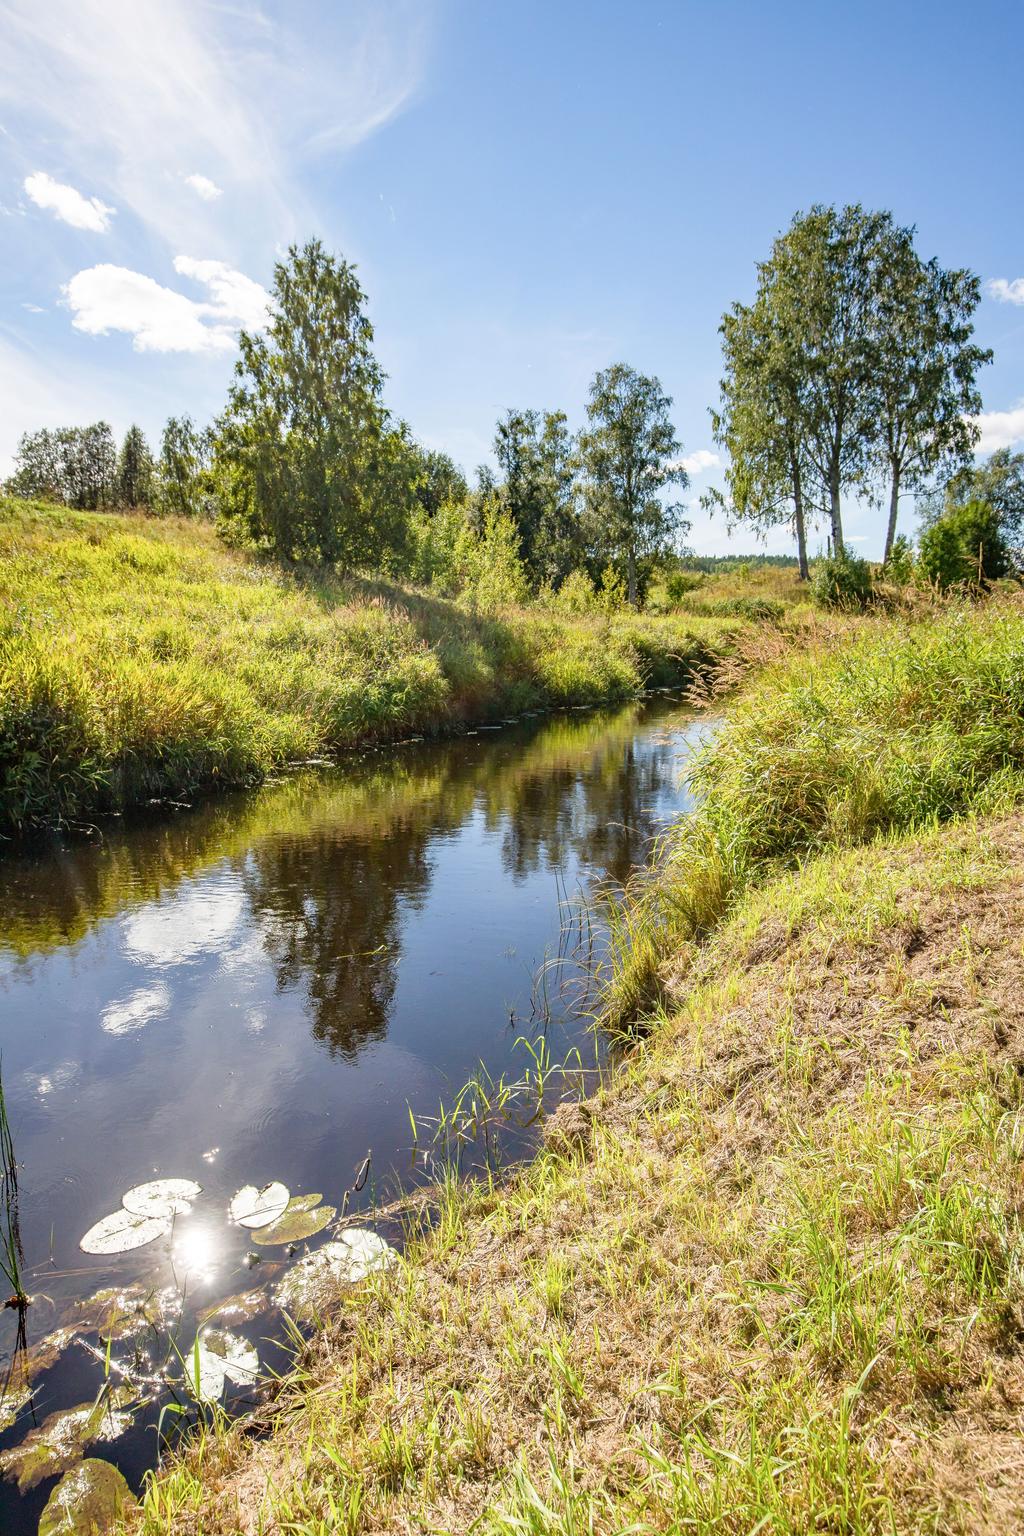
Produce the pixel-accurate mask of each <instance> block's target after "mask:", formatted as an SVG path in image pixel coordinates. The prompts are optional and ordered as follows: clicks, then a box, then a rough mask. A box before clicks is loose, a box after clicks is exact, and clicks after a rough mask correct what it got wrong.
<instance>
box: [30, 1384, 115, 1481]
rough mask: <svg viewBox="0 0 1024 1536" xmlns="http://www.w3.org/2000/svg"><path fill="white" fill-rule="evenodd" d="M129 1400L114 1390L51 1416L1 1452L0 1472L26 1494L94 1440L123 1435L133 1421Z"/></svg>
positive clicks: (79, 1453) (54, 1473) (53, 1474)
mask: <svg viewBox="0 0 1024 1536" xmlns="http://www.w3.org/2000/svg"><path fill="white" fill-rule="evenodd" d="M132 1400H133V1399H132V1395H131V1393H130V1392H129V1391H127V1390H126V1389H124V1388H115V1389H114V1390H113V1391H112V1392H104V1393H102V1394H101V1395H100V1397H98V1398H97V1400H96V1402H94V1403H80V1404H79V1405H78V1407H76V1408H62V1409H60V1410H59V1411H58V1412H57V1413H51V1414H50V1415H49V1417H48V1418H46V1419H44V1420H43V1422H42V1424H40V1426H39V1428H38V1429H33V1430H30V1431H29V1433H28V1434H27V1435H26V1436H25V1438H24V1440H22V1441H21V1442H20V1443H19V1444H18V1445H14V1446H12V1447H11V1449H10V1450H8V1451H3V1452H0V1473H2V1474H3V1476H4V1477H9V1478H13V1479H14V1480H15V1481H16V1482H17V1484H18V1491H19V1492H20V1493H27V1491H28V1490H29V1489H30V1488H34V1487H35V1486H36V1484H37V1483H41V1482H42V1481H43V1480H44V1479H45V1478H47V1477H54V1476H56V1474H57V1473H58V1472H64V1471H66V1469H67V1468H68V1467H71V1466H74V1464H75V1462H76V1461H78V1460H80V1458H81V1455H82V1452H83V1451H84V1449H85V1447H86V1446H87V1445H89V1444H91V1442H92V1441H93V1440H116V1439H117V1438H118V1437H119V1436H120V1435H123V1434H124V1432H125V1430H126V1429H127V1428H128V1427H129V1425H130V1424H131V1421H132V1416H131V1414H130V1413H129V1412H127V1411H126V1405H127V1404H128V1403H130V1402H131V1401H132Z"/></svg>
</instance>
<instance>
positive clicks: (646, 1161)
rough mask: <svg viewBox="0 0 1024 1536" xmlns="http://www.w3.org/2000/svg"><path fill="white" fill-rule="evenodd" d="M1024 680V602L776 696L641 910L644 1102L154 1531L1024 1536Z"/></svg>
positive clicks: (584, 1116)
mask: <svg viewBox="0 0 1024 1536" xmlns="http://www.w3.org/2000/svg"><path fill="white" fill-rule="evenodd" d="M1022 679H1024V604H1022V602H1021V600H1020V598H1019V597H1015V596H999V597H995V598H993V599H991V600H990V601H989V602H987V603H986V604H983V605H971V604H967V603H951V604H950V605H948V606H946V607H944V608H941V609H938V610H936V611H934V612H932V613H929V614H927V615H925V616H924V617H917V618H907V619H892V618H890V619H889V620H887V621H886V622H885V623H882V624H875V623H872V622H868V623H861V624H860V625H859V627H854V628H853V629H852V630H851V632H849V633H848V634H846V635H845V636H838V637H830V639H829V641H828V643H827V644H825V645H819V646H818V647H817V649H812V650H804V651H802V652H800V653H798V654H793V655H790V656H788V657H787V656H782V657H777V658H776V659H775V660H773V661H771V662H770V663H769V664H768V665H767V666H765V667H764V668H763V669H762V670H761V671H759V672H758V673H757V674H756V675H755V676H754V677H753V678H752V679H751V680H750V681H749V683H748V686H747V687H746V688H745V689H744V690H743V691H742V692H741V694H740V696H739V697H738V699H736V700H735V701H734V702H733V703H732V705H731V707H730V711H729V714H728V717H727V720H726V723H725V725H724V726H723V728H722V729H721V730H720V731H719V733H718V734H717V736H716V738H715V740H714V742H713V743H712V745H711V746H710V748H709V749H708V750H707V752H706V753H705V755H704V757H703V759H702V762H701V764H700V767H699V770H698V783H699V786H700V788H701V790H702V793H703V798H702V800H701V802H700V805H699V807H698V809H697V810H696V811H695V812H694V813H693V814H692V815H691V816H690V817H689V818H687V819H686V820H685V821H684V822H682V823H681V824H680V825H679V826H677V827H676V828H675V829H674V830H673V831H672V832H671V834H670V835H669V836H668V837H667V838H666V841H665V844H664V846H663V848H662V850H661V853H660V857H659V858H658V860H657V861H656V863H655V865H654V866H653V867H652V869H651V870H650V871H647V872H645V873H644V874H643V875H642V876H641V877H639V878H638V880H637V882H636V885H635V888H634V889H633V890H632V891H631V892H629V893H628V895H627V901H626V903H625V905H624V907H623V909H622V918H621V924H620V926H619V928H618V929H617V931H616V932H615V933H614V934H613V943H612V954H611V956H610V959H609V966H608V971H607V979H608V984H609V992H608V1002H609V1006H610V1009H611V1016H612V1017H613V1018H616V1019H617V1020H618V1022H619V1026H620V1029H621V1030H622V1033H623V1039H624V1042H625V1043H626V1045H627V1048H626V1049H625V1050H624V1051H623V1053H622V1056H621V1059H620V1060H619V1061H618V1063H617V1064H616V1066H615V1068H614V1070H613V1071H611V1072H610V1073H609V1074H608V1076H607V1078H606V1080H605V1081H604V1082H603V1084H602V1085H601V1087H600V1088H599V1090H598V1091H597V1092H596V1093H595V1094H594V1095H593V1096H592V1097H591V1098H589V1099H588V1100H586V1101H584V1102H580V1103H568V1104H566V1105H563V1106H562V1107H560V1108H559V1109H558V1110H557V1111H556V1112H555V1114H554V1115H553V1116H552V1117H551V1118H550V1120H549V1121H548V1123H547V1126H546V1130H545V1137H544V1145H543V1147H542V1149H541V1151H540V1153H539V1155H538V1156H537V1157H536V1159H535V1160H534V1161H533V1162H531V1163H529V1164H528V1165H526V1166H523V1167H521V1168H519V1169H518V1170H516V1171H514V1172H513V1173H512V1174H511V1176H510V1177H508V1178H507V1179H506V1180H504V1181H501V1182H499V1181H497V1180H495V1179H494V1178H492V1177H491V1176H489V1175H487V1174H484V1175H482V1176H481V1177H479V1178H477V1179H475V1180H469V1181H467V1182H465V1183H463V1184H461V1185H459V1184H457V1183H455V1182H451V1183H449V1184H443V1185H441V1186H440V1187H439V1188H438V1190H437V1195H436V1206H435V1209H434V1211H433V1219H432V1221H431V1222H430V1223H429V1224H427V1225H426V1226H423V1227H422V1228H419V1229H417V1230H416V1231H410V1234H409V1240H408V1243H407V1245H406V1250H405V1255H404V1262H403V1264H402V1266H401V1267H400V1268H399V1269H398V1270H396V1271H393V1272H391V1273H390V1274H388V1275H387V1276H381V1277H377V1278H375V1279H373V1280H372V1281H371V1282H370V1283H369V1284H368V1285H366V1286H365V1287H363V1288H361V1289H356V1290H352V1291H349V1292H345V1293H343V1294H342V1295H341V1296H340V1297H339V1301H338V1307H337V1310H336V1312H334V1313H333V1314H332V1315H331V1316H330V1317H328V1318H326V1319H324V1320H323V1326H322V1328H321V1329H319V1330H318V1331H317V1333H316V1334H315V1336H314V1338H313V1339H312V1341H311V1342H310V1343H309V1344H308V1345H307V1346H305V1347H304V1348H303V1350H302V1351H301V1352H300V1355H299V1357H298V1359H297V1370H296V1373H295V1375H294V1376H293V1377H292V1378H291V1379H289V1380H286V1381H285V1382H284V1383H283V1384H281V1386H280V1387H279V1389H278V1390H277V1391H276V1392H275V1393H274V1394H273V1395H272V1397H271V1398H270V1400H269V1401H267V1402H266V1403H265V1404H264V1405H263V1406H262V1407H260V1408H259V1409H258V1410H257V1411H256V1415H255V1418H254V1420H253V1421H252V1422H251V1423H249V1424H244V1423H243V1424H236V1425H234V1426H229V1427H224V1428H222V1429H219V1430H217V1431H216V1432H210V1433H207V1434H205V1435H204V1436H203V1437H202V1438H200V1439H199V1440H197V1441H196V1442H194V1443H193V1445H192V1446H191V1448H189V1449H188V1450H187V1451H186V1452H185V1453H184V1455H182V1456H179V1457H175V1458H172V1459H171V1460H170V1461H169V1462H168V1463H167V1464H166V1465H165V1466H164V1468H163V1469H162V1470H161V1471H159V1472H158V1473H156V1474H155V1475H154V1476H153V1477H152V1478H151V1480H150V1482H149V1484H148V1486H147V1489H146V1493H145V1496H144V1499H143V1503H142V1506H141V1508H140V1510H139V1511H138V1512H136V1513H135V1514H133V1516H132V1517H131V1521H130V1522H129V1524H130V1527H131V1528H132V1529H135V1530H142V1531H144V1532H146V1536H158V1533H159V1536H164V1533H171V1532H174V1533H179V1532H182V1533H192V1536H199V1533H200V1532H202V1533H203V1536H221V1533H224V1536H226V1533H228V1532H231V1533H233V1536H234V1533H238V1532H245V1533H246V1536H249V1533H252V1536H255V1533H257V1532H258V1533H260V1536H264V1533H270V1532H280V1533H285V1532H287V1533H289V1536H313V1533H322V1532H326V1531H328V1530H330V1531H339V1532H351V1533H356V1532H367V1533H371V1532H374V1533H375V1532H385V1531H399V1530H411V1529H416V1530H435V1531H445V1532H448V1531H452V1532H454V1531H464V1530H470V1529H473V1530H475V1531H478V1532H481V1533H486V1536H512V1533H522V1532H527V1533H536V1536H542V1533H543V1536H549V1533H557V1536H577V1533H581V1532H594V1533H608V1536H612V1533H620V1536H621V1533H625V1532H627V1531H628V1532H670V1531H672V1532H674V1531H680V1530H695V1531H701V1532H721V1533H735V1536H740V1533H749V1532H751V1531H755V1530H758V1531H771V1532H777V1533H783V1532H796V1531H805V1530H810V1529H828V1530H836V1531H849V1532H893V1531H898V1532H920V1533H924V1532H926V1531H927V1532H947V1531H948V1532H995V1531H1001V1530H1005V1529H1008V1528H1016V1525H1017V1524H1019V1521H1020V1516H1021V1510H1022V1508H1024V1466H1022V1463H1021V1460H1020V1457H1019V1454H1018V1452H1019V1428H1018V1424H1019V1413H1020V1407H1021V1404H1022V1403H1024V1356H1022V1351H1021V1344H1020V1340H1021V1318H1022V1316H1024V1274H1022V1270H1021V1266H1020V1262H1019V1256H1018V1248H1019V1221H1020V1196H1019V1186H1020V1176H1021V1166H1022V1162H1024V1137H1022V1134H1021V1124H1022V1120H1021V1116H1022V1111H1024V1090H1022V1086H1021V1084H1022V1077H1021V1070H1022V1062H1024V1011H1022V1006H1021V1002H1020V998H1021V996H1022V995H1024V991H1022V987H1021V981H1022V979H1024V978H1022V971H1024V961H1022V955H1021V948H1020V932H1021V921H1022V918H1024V819H1022V816H1021V812H1020V810H1019V805H1020V801H1021V791H1022V789H1024V708H1022V703H1024V701H1022V698H1021V688H1022V686H1024V682H1022Z"/></svg>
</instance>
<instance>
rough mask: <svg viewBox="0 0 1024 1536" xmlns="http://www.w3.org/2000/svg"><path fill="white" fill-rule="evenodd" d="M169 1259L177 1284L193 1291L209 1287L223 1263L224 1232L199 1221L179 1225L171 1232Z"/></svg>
mask: <svg viewBox="0 0 1024 1536" xmlns="http://www.w3.org/2000/svg"><path fill="white" fill-rule="evenodd" d="M171 1259H172V1261H173V1264H174V1271H175V1275H176V1276H177V1279H178V1281H179V1283H180V1284H183V1285H185V1286H186V1287H188V1288H190V1289H193V1290H194V1289H195V1288H196V1287H197V1286H206V1285H212V1284H213V1283H214V1281H215V1280H216V1279H217V1277H218V1275H219V1274H220V1271H221V1268H222V1265H223V1261H224V1232H223V1231H222V1230H221V1229H219V1228H217V1227H213V1226H210V1225H208V1224H206V1223H203V1222H199V1221H189V1222H184V1223H182V1225H181V1226H179V1227H177V1228H176V1230H175V1233H174V1242H173V1244H172V1246H171Z"/></svg>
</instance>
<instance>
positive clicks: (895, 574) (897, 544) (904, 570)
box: [885, 533, 914, 587]
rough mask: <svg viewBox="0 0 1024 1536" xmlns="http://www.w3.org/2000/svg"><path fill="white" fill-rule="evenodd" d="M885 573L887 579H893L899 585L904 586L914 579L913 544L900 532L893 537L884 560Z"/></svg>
mask: <svg viewBox="0 0 1024 1536" xmlns="http://www.w3.org/2000/svg"><path fill="white" fill-rule="evenodd" d="M885 575H886V577H887V578H888V579H889V581H894V582H896V584H897V585H898V586H901V587H905V586H906V585H907V584H908V582H911V581H913V579H914V549H913V545H912V544H911V542H910V540H909V539H908V538H906V537H905V536H904V535H903V534H902V533H901V534H898V535H897V537H896V538H895V539H893V542H892V548H891V549H890V551H889V558H888V560H887V561H886V562H885Z"/></svg>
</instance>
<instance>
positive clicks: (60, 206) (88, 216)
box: [25, 171, 114, 235]
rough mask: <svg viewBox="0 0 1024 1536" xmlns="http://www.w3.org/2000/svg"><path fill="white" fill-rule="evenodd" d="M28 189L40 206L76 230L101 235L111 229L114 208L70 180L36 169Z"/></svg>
mask: <svg viewBox="0 0 1024 1536" xmlns="http://www.w3.org/2000/svg"><path fill="white" fill-rule="evenodd" d="M25 191H26V192H27V193H28V195H29V197H30V198H31V199H32V201H33V202H34V203H35V205H36V207H37V208H45V209H46V210H47V211H48V212H49V213H54V214H56V216H57V218H58V219H63V221H64V223H65V224H70V225H71V227H72V229H89V230H92V231H93V233H94V234H97V235H101V234H102V233H103V232H104V230H107V229H109V228H110V219H111V215H112V214H113V212H114V209H113V208H108V207H107V205H106V203H101V202H100V200H99V198H98V197H84V196H83V195H82V193H81V192H79V191H78V190H77V189H76V188H75V187H69V186H68V185H67V183H66V182H63V181H54V179H53V177H52V176H48V175H47V174H46V172H45V171H33V173H32V175H31V176H26V177H25Z"/></svg>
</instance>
